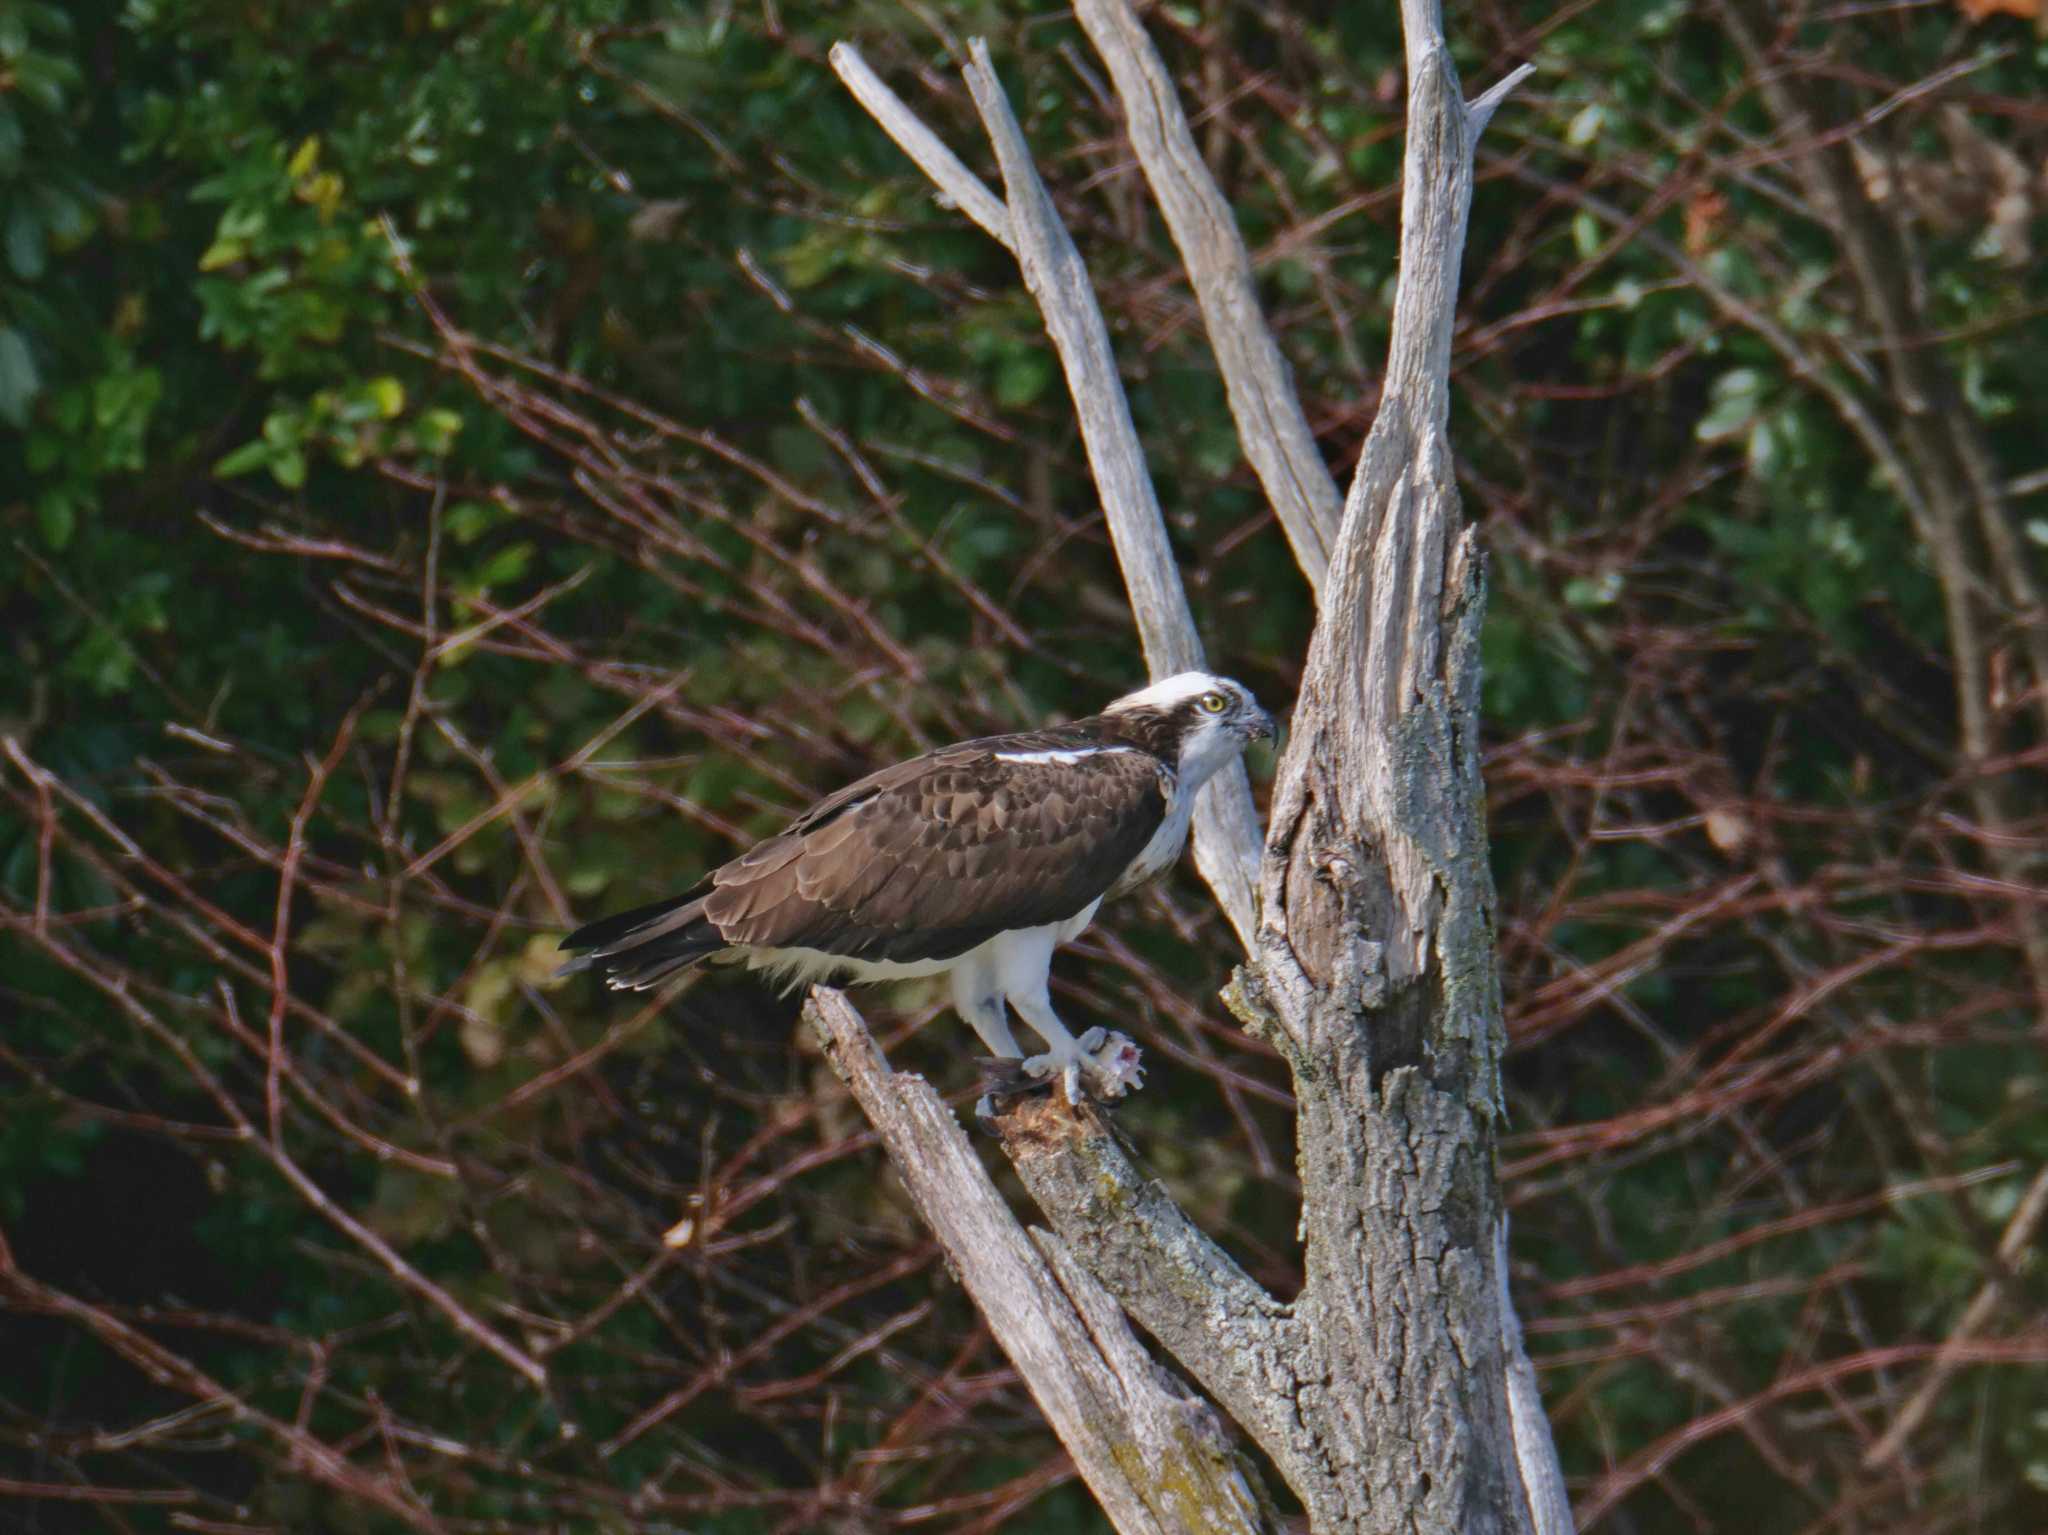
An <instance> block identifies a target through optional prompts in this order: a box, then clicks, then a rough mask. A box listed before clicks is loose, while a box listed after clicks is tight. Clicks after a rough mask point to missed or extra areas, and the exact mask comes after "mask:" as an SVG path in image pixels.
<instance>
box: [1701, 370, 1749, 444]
mask: <svg viewBox="0 0 2048 1535" xmlns="http://www.w3.org/2000/svg"><path fill="white" fill-rule="evenodd" d="M1763 388H1764V381H1763V375H1762V374H1760V373H1758V372H1757V370H1756V369H1754V368H1731V369H1730V370H1729V371H1728V372H1726V373H1724V374H1722V375H1721V376H1720V377H1719V378H1717V379H1715V380H1714V390H1713V397H1712V402H1711V403H1710V404H1709V405H1708V406H1707V413H1706V414H1705V415H1704V416H1702V417H1700V423H1699V425H1698V426H1696V427H1694V428H1693V435H1694V436H1696V437H1698V438H1699V440H1700V441H1701V442H1720V441H1722V440H1723V439H1724V438H1728V437H1734V436H1736V435H1737V434H1739V433H1741V432H1743V431H1745V430H1746V429H1747V428H1748V426H1749V424H1750V423H1751V422H1752V421H1754V420H1755V419H1756V417H1757V414H1758V411H1759V408H1760V407H1761V404H1762V397H1763Z"/></svg>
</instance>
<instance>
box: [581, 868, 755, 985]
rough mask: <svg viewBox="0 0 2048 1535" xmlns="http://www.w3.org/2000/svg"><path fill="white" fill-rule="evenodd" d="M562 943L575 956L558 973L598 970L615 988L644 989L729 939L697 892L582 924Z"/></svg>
mask: <svg viewBox="0 0 2048 1535" xmlns="http://www.w3.org/2000/svg"><path fill="white" fill-rule="evenodd" d="M561 946H562V947H563V948H564V949H567V950H569V951H570V952H571V953H573V954H575V956H576V957H575V958H574V959H572V960H570V961H569V962H568V963H567V964H565V965H563V966H562V968H561V969H559V970H557V971H556V972H555V974H557V975H573V974H575V973H576V972H577V971H579V970H595V971H597V973H598V974H600V975H602V976H603V977H604V980H605V984H606V985H607V986H609V987H611V988H612V989H613V990H614V991H645V990H646V989H647V988H648V987H650V986H652V985H654V984H655V983H657V982H659V981H662V980H665V979H667V978H668V977H669V976H671V975H674V974H675V973H676V972H677V971H678V970H682V969H685V968H687V967H688V966H690V965H694V964H695V963H696V962H697V961H698V960H700V959H703V958H704V957H705V956H706V955H710V954H716V953H717V952H718V951H719V950H720V949H722V948H724V947H725V946H726V943H725V939H724V938H723V937H721V936H720V934H719V931H718V929H717V928H715V927H713V926H712V925H711V921H710V919H709V918H707V917H706V916H705V915H704V897H703V894H702V893H701V892H699V891H696V890H692V891H691V892H689V894H687V895H679V896H673V897H671V898H670V899H668V900H666V901H656V902H654V903H653V904H651V905H648V906H636V907H634V908H633V909H632V910H631V911H622V912H620V913H619V914H618V915H617V916H615V917H606V918H604V919H603V920H602V921H600V922H592V923H590V924H589V925H587V926H585V927H579V928H577V929H576V931H575V932H573V933H571V934H570V935H569V936H568V937H567V938H564V939H563V940H562V944H561Z"/></svg>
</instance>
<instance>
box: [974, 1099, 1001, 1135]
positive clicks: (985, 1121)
mask: <svg viewBox="0 0 2048 1535" xmlns="http://www.w3.org/2000/svg"><path fill="white" fill-rule="evenodd" d="M974 1122H975V1123H976V1124H978V1125H980V1126H981V1128H982V1129H984V1130H986V1131H987V1132H988V1133H989V1134H990V1135H994V1134H995V1133H996V1101H995V1099H994V1098H993V1097H991V1096H990V1095H989V1094H987V1093H983V1094H982V1095H981V1096H980V1097H979V1098H978V1099H976V1100H975V1103H974Z"/></svg>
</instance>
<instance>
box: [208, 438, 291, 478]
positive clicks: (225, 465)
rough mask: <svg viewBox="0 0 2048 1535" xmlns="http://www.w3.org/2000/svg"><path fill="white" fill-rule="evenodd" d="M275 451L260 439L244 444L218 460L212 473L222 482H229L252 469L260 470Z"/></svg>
mask: <svg viewBox="0 0 2048 1535" xmlns="http://www.w3.org/2000/svg"><path fill="white" fill-rule="evenodd" d="M276 451H277V450H276V449H275V448H273V447H271V445H270V444H269V443H267V442H265V441H263V439H262V438H260V437H259V438H257V439H256V440H255V441H253V442H245V443H243V444H242V445H241V446H240V447H239V448H237V449H235V451H234V452H232V453H230V454H228V455H227V456H226V457H225V458H223V459H221V460H219V461H218V462H217V463H215V464H214V466H213V472H214V473H215V474H217V475H219V476H220V477H221V478H222V479H224V480H231V479H233V478H234V477H235V476H236V475H238V474H247V473H248V472H249V471H250V470H252V469H261V468H262V467H263V466H264V465H265V464H267V463H269V462H270V456H271V454H273V453H275V452H276Z"/></svg>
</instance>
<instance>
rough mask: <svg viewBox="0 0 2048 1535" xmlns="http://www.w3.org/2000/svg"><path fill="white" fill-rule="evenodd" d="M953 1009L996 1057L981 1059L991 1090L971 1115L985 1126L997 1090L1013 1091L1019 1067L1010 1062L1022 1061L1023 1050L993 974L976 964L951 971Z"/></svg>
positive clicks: (991, 1115) (993, 1109) (991, 1114)
mask: <svg viewBox="0 0 2048 1535" xmlns="http://www.w3.org/2000/svg"><path fill="white" fill-rule="evenodd" d="M953 1010H954V1011H955V1012H957V1013H958V1014H959V1015H960V1016H961V1017H962V1018H965V1019H966V1020H967V1022H968V1025H969V1026H970V1027H971V1028H972V1029H973V1030H974V1032H975V1034H976V1035H977V1036H979V1037H980V1039H981V1042H982V1044H984V1045H986V1046H987V1047H988V1051H989V1054H991V1055H993V1056H994V1057H995V1058H996V1060H995V1061H993V1062H991V1061H984V1062H982V1071H981V1079H982V1083H983V1085H984V1086H987V1087H990V1089H991V1090H990V1091H988V1092H984V1093H983V1094H982V1095H981V1099H980V1101H979V1102H977V1103H976V1104H975V1105H974V1117H975V1118H976V1119H977V1120H979V1121H980V1122H981V1124H982V1125H983V1127H984V1128H985V1127H987V1126H988V1124H989V1122H990V1121H991V1120H992V1119H994V1117H995V1112H996V1101H995V1094H996V1091H999V1090H1003V1089H1004V1088H1005V1087H1007V1089H1008V1091H1011V1092H1014V1091H1016V1088H1015V1086H1014V1085H1011V1084H1014V1083H1015V1081H1016V1078H1017V1075H1018V1070H1019V1068H1018V1067H1016V1066H1013V1065H1011V1064H1010V1063H1011V1062H1013V1061H1022V1060H1023V1059H1024V1052H1023V1051H1022V1050H1020V1049H1018V1048H1017V1036H1016V1035H1015V1034H1012V1033H1011V1032H1010V1014H1009V1010H1008V1009H1007V1008H1006V1007H1005V1006H1004V1004H1003V994H1002V992H1001V991H1000V990H998V989H997V988H996V986H995V984H994V978H993V977H992V976H989V975H986V974H983V973H982V972H981V970H980V969H979V967H975V968H972V969H969V968H963V969H960V970H956V971H954V972H953ZM997 1063H1001V1064H1000V1065H998V1064H997Z"/></svg>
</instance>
